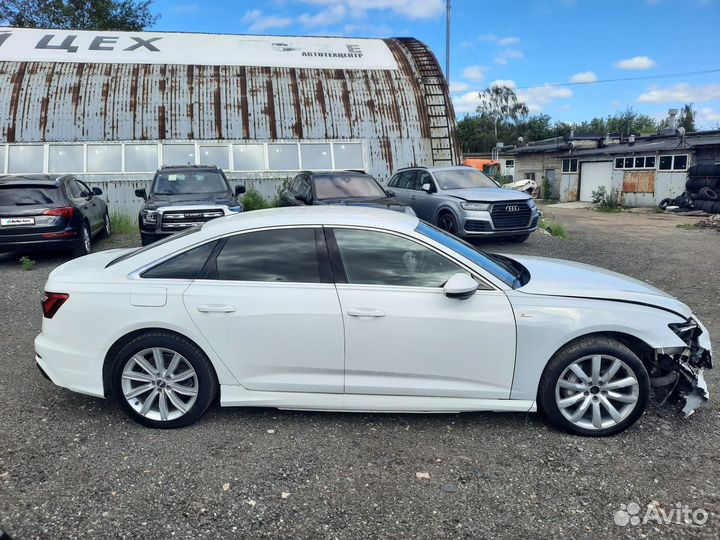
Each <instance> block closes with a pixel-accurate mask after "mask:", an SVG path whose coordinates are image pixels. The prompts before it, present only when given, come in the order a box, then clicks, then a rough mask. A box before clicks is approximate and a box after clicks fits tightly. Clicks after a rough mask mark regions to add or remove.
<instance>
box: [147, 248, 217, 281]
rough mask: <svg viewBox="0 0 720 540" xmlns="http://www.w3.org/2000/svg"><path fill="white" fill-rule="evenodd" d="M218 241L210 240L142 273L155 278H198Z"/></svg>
mask: <svg viewBox="0 0 720 540" xmlns="http://www.w3.org/2000/svg"><path fill="white" fill-rule="evenodd" d="M216 244H217V242H208V243H207V244H203V245H202V246H199V247H196V248H193V249H190V250H188V251H186V252H185V253H181V254H180V255H177V256H175V257H173V258H172V259H169V260H167V261H165V262H163V263H160V264H158V265H157V266H155V267H154V268H151V269H150V270H146V271H145V272H143V273H142V274H141V276H142V277H144V278H155V279H197V278H199V277H200V271H201V270H202V268H203V266H205V262H206V261H207V259H208V257H209V256H210V254H211V253H212V250H213V249H214V248H215V245H216Z"/></svg>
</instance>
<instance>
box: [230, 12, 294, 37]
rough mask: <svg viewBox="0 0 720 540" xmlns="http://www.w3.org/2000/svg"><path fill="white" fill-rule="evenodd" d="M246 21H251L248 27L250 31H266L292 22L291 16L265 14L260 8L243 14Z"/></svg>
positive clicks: (283, 26) (243, 19)
mask: <svg viewBox="0 0 720 540" xmlns="http://www.w3.org/2000/svg"><path fill="white" fill-rule="evenodd" d="M242 21H243V22H244V23H251V24H250V26H249V27H248V30H249V31H250V32H264V31H265V30H270V29H271V28H285V27H286V26H290V25H291V24H292V19H291V18H290V17H278V16H276V15H263V14H262V11H260V10H259V9H253V10H252V11H248V12H247V13H245V15H243V18H242Z"/></svg>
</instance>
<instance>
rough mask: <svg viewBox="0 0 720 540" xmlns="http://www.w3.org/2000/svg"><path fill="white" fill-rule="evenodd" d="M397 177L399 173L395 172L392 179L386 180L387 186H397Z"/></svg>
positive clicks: (398, 177)
mask: <svg viewBox="0 0 720 540" xmlns="http://www.w3.org/2000/svg"><path fill="white" fill-rule="evenodd" d="M399 179H400V175H399V174H396V175H395V176H393V177H392V179H391V180H390V182H388V187H399V186H398V180H399Z"/></svg>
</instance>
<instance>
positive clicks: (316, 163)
mask: <svg viewBox="0 0 720 540" xmlns="http://www.w3.org/2000/svg"><path fill="white" fill-rule="evenodd" d="M300 159H301V161H302V168H303V169H311V170H317V169H332V156H331V155H330V145H329V144H311V143H300Z"/></svg>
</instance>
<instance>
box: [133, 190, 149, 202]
mask: <svg viewBox="0 0 720 540" xmlns="http://www.w3.org/2000/svg"><path fill="white" fill-rule="evenodd" d="M135 196H136V197H140V198H141V199H145V200H146V201H147V191H145V188H139V189H136V190H135Z"/></svg>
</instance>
